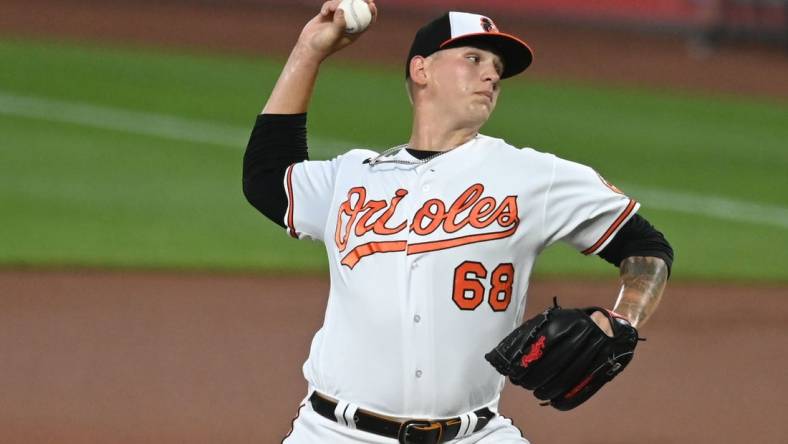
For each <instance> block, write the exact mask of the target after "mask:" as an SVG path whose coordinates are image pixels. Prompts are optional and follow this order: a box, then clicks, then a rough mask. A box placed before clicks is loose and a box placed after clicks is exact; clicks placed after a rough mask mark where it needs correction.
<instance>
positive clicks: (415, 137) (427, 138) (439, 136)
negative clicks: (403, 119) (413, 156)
mask: <svg viewBox="0 0 788 444" xmlns="http://www.w3.org/2000/svg"><path fill="white" fill-rule="evenodd" d="M441 123H442V122H441V121H440V119H436V120H433V121H430V122H428V123H424V122H419V120H418V118H414V120H413V131H412V132H411V135H410V140H409V141H408V147H410V148H413V149H417V150H424V151H448V150H451V149H454V148H456V147H458V146H460V145H462V144H464V143H465V142H467V141H469V140H471V139H473V138H474V137H476V135H477V134H478V133H479V129H478V128H448V127H444V126H442V125H441Z"/></svg>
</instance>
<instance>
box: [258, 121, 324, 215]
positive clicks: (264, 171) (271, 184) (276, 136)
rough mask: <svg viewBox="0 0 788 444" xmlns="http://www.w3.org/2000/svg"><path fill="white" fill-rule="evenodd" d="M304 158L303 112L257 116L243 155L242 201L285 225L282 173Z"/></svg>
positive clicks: (305, 158)
mask: <svg viewBox="0 0 788 444" xmlns="http://www.w3.org/2000/svg"><path fill="white" fill-rule="evenodd" d="M308 158H309V156H308V154H307V145H306V113H302V114H261V115H259V116H257V121H256V122H255V125H254V129H252V135H251V136H250V137H249V143H248V144H247V146H246V153H245V154H244V163H243V192H244V196H246V200H248V201H249V203H250V204H252V206H253V207H255V208H257V210H258V211H260V212H261V213H263V215H265V217H267V218H269V219H271V220H272V221H274V222H275V223H277V224H278V225H279V226H281V227H285V222H284V218H285V212H286V211H287V194H286V193H285V187H284V178H285V172H286V171H287V167H288V166H290V165H292V164H294V163H297V162H301V161H304V160H307V159H308Z"/></svg>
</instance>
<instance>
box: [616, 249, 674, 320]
mask: <svg viewBox="0 0 788 444" xmlns="http://www.w3.org/2000/svg"><path fill="white" fill-rule="evenodd" d="M667 280H668V267H667V265H666V264H665V261H663V260H662V259H660V258H656V257H645V256H633V257H628V258H626V259H624V261H623V262H622V263H621V283H622V285H621V291H620V293H619V295H618V300H617V301H616V305H615V307H614V308H613V310H615V311H616V312H617V313H620V314H622V315H624V316H626V317H627V318H628V319H629V320H630V321H631V322H632V325H633V326H635V327H642V326H643V324H645V323H646V321H647V320H648V318H649V317H651V315H652V313H654V310H656V308H657V305H659V301H660V299H661V298H662V292H663V290H664V289H665V283H666V282H667Z"/></svg>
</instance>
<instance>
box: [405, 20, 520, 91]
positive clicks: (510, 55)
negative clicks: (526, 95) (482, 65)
mask: <svg viewBox="0 0 788 444" xmlns="http://www.w3.org/2000/svg"><path fill="white" fill-rule="evenodd" d="M474 45H479V46H481V47H483V48H486V47H490V48H492V49H494V50H495V52H496V53H497V54H498V55H499V56H500V57H501V59H502V60H503V73H502V74H501V78H502V79H505V78H507V77H511V76H513V75H516V74H519V73H521V72H523V71H525V68H528V66H529V65H530V64H531V61H532V60H533V52H532V51H531V48H529V47H528V45H527V44H526V43H525V42H524V41H522V40H520V39H519V38H517V37H515V36H513V35H511V34H505V33H503V32H501V31H499V30H498V27H497V26H495V23H494V22H493V21H492V19H490V18H489V17H486V16H483V15H479V14H472V13H468V12H457V11H450V12H447V13H445V14H443V15H442V16H440V17H438V18H436V19H435V20H433V21H431V22H429V23H427V24H426V25H424V26H423V27H422V28H421V29H419V31H418V32H417V33H416V37H414V38H413V44H412V45H411V46H410V52H409V53H408V59H407V60H406V61H405V78H408V77H410V69H409V66H410V61H411V59H412V58H413V57H415V56H422V57H428V56H430V55H432V54H434V53H436V52H438V51H440V50H441V49H449V48H456V47H458V46H474Z"/></svg>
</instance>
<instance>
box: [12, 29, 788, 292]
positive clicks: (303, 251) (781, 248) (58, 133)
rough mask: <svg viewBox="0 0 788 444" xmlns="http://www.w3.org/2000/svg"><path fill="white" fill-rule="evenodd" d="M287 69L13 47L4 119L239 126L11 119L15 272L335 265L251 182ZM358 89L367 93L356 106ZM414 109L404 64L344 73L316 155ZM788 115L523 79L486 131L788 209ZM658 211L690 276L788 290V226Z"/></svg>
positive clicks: (336, 78)
mask: <svg viewBox="0 0 788 444" xmlns="http://www.w3.org/2000/svg"><path fill="white" fill-rule="evenodd" d="M281 64H282V60H269V59H265V58H261V59H253V58H243V57H237V56H235V57H230V56H221V55H196V54H185V53H173V52H160V51H156V50H143V49H129V48H101V47H95V46H79V45H68V44H62V43H61V44H58V43H51V42H31V41H10V40H6V41H0V65H2V66H3V69H2V70H0V109H2V105H3V103H2V101H3V99H2V94H14V95H17V96H26V97H33V98H36V99H40V100H53V101H65V102H79V103H86V104H91V105H96V106H103V107H111V108H117V109H122V110H130V111H138V112H152V113H160V114H166V115H172V116H177V117H179V118H182V119H190V120H193V121H194V122H208V123H209V124H210V125H223V127H225V128H230V129H231V131H230V132H231V133H232V137H228V142H227V143H225V144H222V143H219V144H217V143H198V142H186V141H182V140H181V141H178V140H173V139H172V138H167V137H155V136H151V135H145V134H141V133H136V134H135V133H134V132H133V131H132V132H130V131H118V130H113V129H101V128H96V127H93V126H91V125H85V124H77V123H64V122H62V121H61V120H62V119H60V118H58V116H53V119H51V121H50V120H46V119H42V118H30V117H23V116H20V115H14V114H13V113H11V114H9V113H7V112H6V113H3V112H2V111H0V265H6V266H11V265H32V266H37V265H52V266H61V265H67V266H71V265H76V266H108V267H155V268H200V269H221V270H259V271H271V270H281V271H307V272H312V271H318V270H324V269H325V264H326V261H325V259H324V257H323V256H324V251H323V248H322V246H321V245H320V244H317V243H313V242H297V241H294V240H291V239H290V238H289V237H287V236H286V235H285V233H284V230H282V229H281V228H279V227H278V226H275V225H274V224H273V223H270V222H268V221H267V220H265V219H264V218H262V217H261V216H260V215H259V214H258V213H256V211H255V210H253V209H252V208H251V207H250V206H249V205H248V204H247V203H246V202H245V200H244V198H243V196H242V194H241V190H240V168H241V157H242V154H243V141H244V139H245V138H246V137H247V134H248V131H249V129H250V128H251V124H252V122H253V119H254V116H255V115H256V113H257V112H259V110H260V109H261V107H262V105H263V103H264V101H265V98H266V97H267V95H268V93H269V91H270V88H271V87H272V86H273V83H274V81H275V79H276V77H277V75H278V72H279V70H280V69H281ZM350 85H352V87H353V90H354V91H356V93H355V94H354V95H353V96H352V97H355V98H358V100H348V89H349V86H350ZM53 103H54V102H53ZM56 112H57V110H56V109H55V108H53V113H56ZM408 116H409V107H408V103H407V99H406V97H405V93H404V86H403V81H402V78H401V73H400V72H399V70H396V71H393V72H389V71H385V70H382V69H376V68H374V67H365V66H356V65H347V64H339V63H330V64H328V65H327V66H326V67H324V68H323V70H322V72H321V78H320V81H319V83H318V86H317V89H316V92H315V96H314V99H313V102H312V108H311V110H310V121H309V131H310V136H311V140H312V141H313V153H315V154H317V157H326V156H329V155H331V154H333V153H336V152H339V151H340V150H339V149H338V146H339V145H341V142H342V141H347V142H350V143H353V144H358V145H366V146H372V147H375V148H377V149H382V148H385V147H387V146H390V145H394V144H398V143H402V142H404V141H405V140H406V139H407V135H408V132H409V129H410V119H409V117H408ZM786 122H788V107H785V106H784V105H781V104H778V103H765V102H763V103H762V102H758V101H755V100H748V99H743V98H733V97H703V96H689V95H686V94H684V95H679V94H668V93H665V92H661V93H658V92H648V91H635V90H616V89H610V88H591V87H588V86H581V85H567V84H552V83H544V82H534V81H530V80H528V79H527V78H524V79H520V80H516V81H507V82H505V83H504V91H503V94H502V98H501V102H500V103H499V108H498V110H497V112H496V114H495V116H494V117H493V119H492V120H491V121H490V123H489V124H488V126H487V127H486V128H485V130H484V131H485V133H488V134H491V135H496V136H499V137H504V138H505V139H507V140H509V141H510V142H511V143H513V144H516V145H521V146H533V147H535V148H537V149H540V150H542V151H549V152H554V153H556V154H558V155H561V156H563V157H566V158H569V159H573V160H577V161H580V162H583V163H587V164H589V165H591V166H594V167H595V168H597V169H598V170H599V171H600V172H602V173H603V174H604V175H605V176H606V177H607V179H608V180H610V181H612V182H614V183H621V184H631V185H633V186H634V187H636V188H637V189H643V188H645V189H658V190H666V191H672V192H684V193H692V194H697V195H712V196H716V197H722V198H727V199H734V200H737V201H742V202H754V203H759V204H764V205H769V206H771V207H773V208H778V209H779V208H783V209H785V208H786V207H788V195H786V190H788V175H786V174H785V171H786V170H788V150H786V148H788V142H786V141H788V125H786V124H785V123H786ZM195 125H196V123H195ZM210 125H208V124H206V125H205V127H206V131H210V130H211V128H213V127H212V126H210ZM236 141H237V144H234V143H233V142H236ZM337 141H339V144H338V142H337ZM222 145H225V146H222ZM635 197H637V195H635ZM641 212H642V213H643V214H645V215H646V216H647V217H648V218H649V219H650V220H651V221H652V222H654V223H655V225H656V226H657V227H658V228H660V229H661V230H662V231H664V232H665V233H666V235H667V236H668V238H669V239H670V241H671V243H672V244H673V245H674V247H675V249H676V252H677V262H676V268H675V272H674V277H675V278H677V279H709V280H719V279H725V280H763V281H788V271H786V269H785V267H782V266H781V264H785V263H788V248H787V247H788V229H786V228H785V226H784V225H783V226H782V227H780V226H779V225H774V224H771V225H769V224H759V223H752V222H734V221H730V220H722V219H720V218H715V217H710V216H708V215H701V214H698V215H695V214H688V213H686V212H679V211H673V210H667V209H664V208H663V209H659V208H651V207H649V202H648V201H644V202H643V209H642V210H641ZM537 272H538V273H539V274H542V275H545V274H549V275H557V274H562V275H565V274H571V275H577V276H611V275H614V274H615V272H614V270H613V268H612V267H611V266H610V265H608V264H606V263H604V262H603V261H601V260H599V259H595V258H583V257H582V256H580V255H579V254H577V253H575V252H574V251H570V250H569V249H568V248H566V247H557V248H553V249H550V250H548V251H547V252H546V253H545V254H544V255H543V257H542V259H541V261H540V263H539V265H538V267H537Z"/></svg>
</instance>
